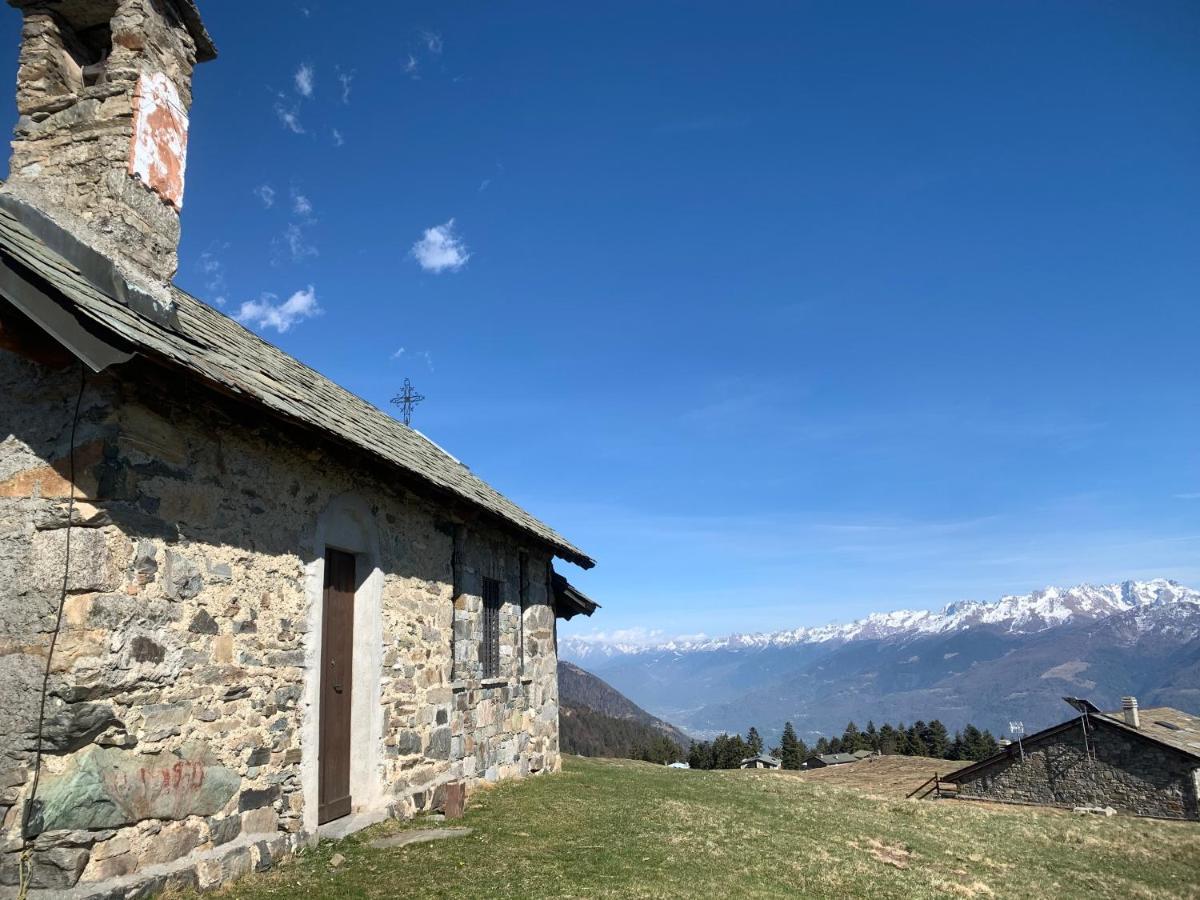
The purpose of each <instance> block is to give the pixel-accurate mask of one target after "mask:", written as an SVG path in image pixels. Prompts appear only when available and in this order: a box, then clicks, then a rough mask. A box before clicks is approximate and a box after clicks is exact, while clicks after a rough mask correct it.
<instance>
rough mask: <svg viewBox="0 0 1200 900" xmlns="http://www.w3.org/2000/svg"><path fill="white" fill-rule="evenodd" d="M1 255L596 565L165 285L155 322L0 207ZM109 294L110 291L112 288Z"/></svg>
mask: <svg viewBox="0 0 1200 900" xmlns="http://www.w3.org/2000/svg"><path fill="white" fill-rule="evenodd" d="M0 258H3V259H5V260H8V261H11V263H15V264H16V265H17V266H18V267H19V268H20V269H24V270H26V271H27V272H29V273H32V274H33V275H34V276H35V280H36V279H41V280H42V281H43V282H44V283H45V284H48V285H49V286H50V287H51V288H52V289H53V291H54V292H55V293H57V295H59V298H60V300H61V301H64V302H65V305H66V307H67V308H68V309H69V310H70V311H71V312H72V313H74V314H75V316H77V317H81V318H82V320H86V322H90V323H91V327H92V329H96V327H97V326H99V329H101V330H102V331H103V332H104V333H106V334H109V335H113V336H115V337H116V338H117V339H118V341H120V342H124V343H126V344H128V345H130V346H131V347H132V348H133V349H135V350H136V351H138V352H141V353H143V354H145V355H147V356H149V357H152V358H157V359H159V360H163V361H166V362H168V363H172V364H174V365H176V366H178V367H180V368H182V369H184V370H185V371H187V372H188V373H190V374H191V375H193V376H195V377H196V378H198V379H200V380H202V381H204V382H207V383H208V384H210V385H211V386H213V387H216V388H217V389H219V390H221V391H222V392H224V393H226V394H229V395H232V396H235V397H239V398H243V399H245V400H248V401H251V402H253V403H256V404H259V405H261V406H263V407H265V408H267V409H268V410H270V411H271V412H272V413H274V414H276V415H278V416H281V417H283V418H285V419H287V420H290V421H292V422H295V423H298V424H300V425H303V426H307V427H311V428H315V429H318V430H320V431H321V432H323V433H324V434H325V435H326V436H327V437H328V438H329V439H332V440H340V441H344V442H347V443H349V444H351V445H353V446H356V447H358V448H360V449H362V450H365V451H367V452H368V453H370V454H372V455H374V456H375V457H377V458H379V459H381V460H383V461H384V462H386V463H389V464H392V465H394V466H397V467H399V468H400V469H403V470H405V471H406V472H408V473H411V475H413V476H416V478H417V479H419V480H420V481H421V482H423V483H425V484H427V485H429V486H430V487H432V488H434V489H436V490H437V491H440V492H445V493H448V494H450V495H452V496H453V497H455V498H457V499H459V500H462V501H465V502H466V503H468V504H470V505H471V506H474V507H475V508H477V509H480V510H482V511H484V512H485V513H488V514H490V515H492V516H494V517H497V518H498V519H500V520H502V521H503V522H504V523H506V524H508V525H509V526H511V527H515V528H516V529H518V530H519V531H521V532H524V533H526V534H529V535H532V536H533V537H534V538H536V539H538V540H539V541H540V542H541V543H543V544H546V545H548V546H549V547H550V548H552V549H553V551H554V552H555V554H556V555H558V556H559V557H561V558H562V559H565V560H567V561H569V562H573V563H576V564H577V565H580V566H582V567H583V568H585V569H586V568H591V567H592V566H593V565H595V562H594V561H593V560H592V559H591V558H590V557H589V556H587V555H586V554H585V553H584V552H583V551H582V550H580V549H579V548H577V547H575V546H574V545H572V544H571V543H570V542H568V541H567V540H566V539H565V538H563V537H562V536H561V535H559V534H558V533H557V532H555V531H554V530H553V529H552V528H550V527H549V526H547V525H545V524H543V523H542V522H540V521H538V520H537V519H536V518H534V517H533V516H531V515H530V514H529V513H527V512H526V511H525V510H523V509H521V507H519V506H517V505H516V504H515V503H513V502H512V501H511V500H509V499H508V498H507V497H505V496H504V495H503V494H501V493H499V492H498V491H496V490H495V489H494V488H492V487H491V486H490V485H488V484H487V483H485V482H484V481H483V480H482V479H480V478H479V477H477V476H476V475H474V474H473V473H472V472H471V471H470V470H469V469H468V468H467V467H466V466H464V465H463V464H462V463H460V462H459V461H458V460H456V459H454V458H453V457H452V456H450V455H449V454H448V453H446V452H445V451H443V450H442V449H441V448H439V447H438V446H437V445H436V444H434V443H433V442H432V441H430V440H429V439H428V438H426V437H425V436H424V435H422V434H420V432H417V431H415V430H413V429H412V428H409V427H408V426H406V425H404V424H402V423H401V422H398V421H397V420H396V419H394V418H392V417H391V416H389V415H388V414H387V413H385V412H383V411H382V410H380V409H378V408H376V407H375V406H372V405H371V404H370V403H368V402H367V401H365V400H363V399H362V398H360V397H357V396H355V395H354V394H352V393H350V392H349V391H347V390H346V389H345V388H342V387H340V386H339V385H337V384H335V383H334V382H332V381H330V380H329V379H328V378H326V377H324V376H323V375H321V374H320V373H318V372H316V371H314V370H313V369H310V368H309V367H308V366H306V365H304V364H303V363H301V362H300V361H299V360H297V359H295V358H294V357H292V356H289V355H288V354H287V353H284V352H283V351H282V350H280V349H279V348H278V347H275V346H274V345H272V344H269V343H267V342H266V341H264V340H263V339H261V338H260V337H258V336H257V335H256V334H254V333H253V332H251V331H249V330H248V329H246V328H244V327H242V326H241V325H239V324H238V323H237V322H235V321H234V320H233V319H231V318H229V317H228V316H226V315H224V314H222V313H220V312H218V311H217V310H215V309H213V308H212V307H210V306H208V305H206V304H204V303H202V302H201V301H199V300H197V299H196V298H195V297H192V296H191V295H190V294H188V293H186V292H184V291H182V290H180V289H178V288H172V294H173V300H174V303H175V306H176V315H175V316H174V317H172V318H173V321H171V322H167V321H160V320H158V319H152V318H151V317H149V316H148V315H144V314H142V313H141V312H138V311H135V310H134V309H133V308H132V307H131V306H130V305H127V304H126V303H124V302H121V301H120V300H118V299H116V298H114V297H113V296H110V295H109V292H107V291H104V290H101V289H99V288H97V287H96V286H95V285H94V284H93V282H92V281H90V280H89V279H88V278H87V277H86V276H85V275H84V274H83V273H82V272H81V270H80V268H79V267H77V266H76V265H75V264H74V263H72V262H70V261H68V259H67V258H66V257H65V256H64V255H62V254H60V253H59V252H56V251H55V250H52V249H50V247H49V246H48V244H47V242H46V241H44V240H42V239H41V238H38V237H36V236H35V235H34V233H33V231H32V230H31V229H30V228H27V227H26V226H25V225H24V224H22V222H21V221H19V220H18V219H17V217H16V216H15V215H14V214H13V213H12V212H10V211H9V210H8V209H6V208H3V207H0ZM114 293H115V291H114ZM60 315H61V314H60Z"/></svg>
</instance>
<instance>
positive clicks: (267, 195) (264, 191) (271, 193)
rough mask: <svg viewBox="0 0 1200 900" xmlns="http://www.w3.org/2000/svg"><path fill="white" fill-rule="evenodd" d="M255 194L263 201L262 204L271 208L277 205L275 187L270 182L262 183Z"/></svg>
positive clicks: (255, 190)
mask: <svg viewBox="0 0 1200 900" xmlns="http://www.w3.org/2000/svg"><path fill="white" fill-rule="evenodd" d="M254 196H256V197H257V198H258V199H259V200H261V201H262V205H263V206H265V207H266V208H267V209H270V208H271V207H272V206H274V205H275V188H273V187H271V186H270V185H269V184H260V185H259V186H258V187H256V188H255V189H254Z"/></svg>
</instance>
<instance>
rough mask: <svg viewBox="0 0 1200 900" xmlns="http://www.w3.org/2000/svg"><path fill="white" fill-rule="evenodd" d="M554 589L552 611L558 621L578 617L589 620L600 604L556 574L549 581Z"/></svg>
mask: <svg viewBox="0 0 1200 900" xmlns="http://www.w3.org/2000/svg"><path fill="white" fill-rule="evenodd" d="M550 581H551V586H552V587H553V589H554V609H555V611H556V612H557V614H558V617H559V618H560V619H566V620H567V621H568V622H569V621H571V620H572V619H573V618H575V617H576V616H578V615H585V616H588V617H589V618H590V617H591V615H592V613H594V612H595V611H596V610H598V609H599V608H600V604H599V603H597V602H596V601H595V600H593V599H592V598H591V597H589V596H588V595H587V594H585V593H583V591H581V590H579V588H577V587H575V585H573V584H571V582H569V581H567V579H565V578H563V577H562V576H561V575H559V574H558V573H557V572H554V573H553V577H552V578H551V579H550Z"/></svg>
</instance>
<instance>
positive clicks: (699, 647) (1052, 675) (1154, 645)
mask: <svg viewBox="0 0 1200 900" xmlns="http://www.w3.org/2000/svg"><path fill="white" fill-rule="evenodd" d="M559 649H560V654H561V656H562V658H563V659H564V660H568V661H574V662H577V663H578V664H579V665H581V666H586V668H587V669H588V670H589V671H591V672H594V673H596V675H598V676H600V678H602V679H604V681H607V682H608V683H609V684H610V685H611V686H612V687H614V688H616V689H617V691H619V692H621V693H623V694H625V695H627V696H628V697H629V698H630V699H631V700H633V701H634V702H635V703H636V704H638V705H640V706H641V707H644V708H645V709H646V710H648V711H649V712H650V713H653V715H654V716H657V717H660V718H661V719H665V720H667V721H669V722H673V723H675V724H676V725H678V726H680V727H682V728H683V729H685V730H686V731H688V732H690V733H692V734H694V735H696V736H706V735H711V734H714V733H717V732H720V731H729V732H745V731H746V729H747V728H749V727H750V726H751V725H754V726H757V727H758V728H759V729H760V730H761V731H762V732H763V733H764V735H765V736H768V737H771V738H774V737H777V736H778V732H779V730H780V729H781V728H782V726H783V723H784V722H785V721H791V722H793V723H794V724H795V726H796V729H797V731H798V732H799V733H800V736H801V737H802V738H805V739H808V738H811V737H816V736H818V735H822V734H824V735H830V734H835V733H836V734H840V733H841V731H842V729H843V728H844V727H845V725H846V723H847V722H848V721H850V720H854V721H856V722H858V723H859V724H860V725H861V724H865V723H866V722H867V721H868V720H870V719H875V720H884V719H886V720H888V721H892V722H895V721H898V720H903V721H908V722H911V721H912V720H914V719H917V718H922V719H932V718H939V719H941V720H942V722H943V723H944V724H945V725H946V726H947V727H948V728H950V729H951V730H954V729H956V728H959V727H961V726H963V725H965V724H966V723H967V722H968V721H970V722H974V723H975V724H977V725H979V726H981V727H987V728H991V729H992V730H993V731H995V732H996V733H997V734H1004V733H1006V732H1007V730H1008V723H1009V722H1010V721H1013V720H1021V721H1024V722H1025V724H1026V726H1027V728H1028V729H1030V730H1032V729H1034V728H1038V727H1042V726H1045V725H1048V724H1051V723H1053V722H1057V721H1060V720H1061V719H1062V717H1063V705H1062V700H1061V698H1062V697H1063V696H1064V695H1077V696H1083V697H1087V698H1089V699H1091V700H1092V701H1093V702H1095V703H1097V704H1098V705H1099V706H1101V707H1103V708H1106V709H1108V708H1111V709H1115V708H1117V707H1118V706H1119V702H1120V698H1121V696H1123V695H1125V694H1135V695H1137V696H1138V697H1139V699H1140V700H1141V701H1142V703H1143V704H1144V705H1152V706H1158V705H1167V706H1174V707H1177V708H1179V709H1183V710H1189V711H1193V712H1200V592H1198V591H1196V590H1193V589H1191V588H1188V587H1185V586H1183V585H1180V584H1178V583H1175V582H1172V581H1167V580H1164V579H1156V580H1152V581H1140V582H1133V581H1130V582H1125V583H1122V584H1114V585H1102V586H1090V585H1082V586H1078V587H1073V588H1047V589H1046V590H1044V591H1036V592H1034V593H1032V594H1027V595H1020V596H1007V597H1003V598H1001V599H1000V600H998V601H996V602H994V603H975V602H971V603H958V604H952V605H950V606H948V607H946V608H945V609H943V610H941V611H940V612H929V611H905V612H894V613H884V614H876V615H871V616H868V617H867V618H865V619H861V620H858V621H856V622H852V623H849V624H846V625H829V626H823V627H819V628H799V629H795V630H792V631H784V632H777V633H773V634H757V635H735V636H731V637H727V638H723V639H703V640H693V641H669V642H664V643H662V644H658V645H654V646H636V645H626V644H620V643H611V642H601V641H594V640H588V639H578V638H569V637H564V638H563V639H562V640H561V642H560V648H559Z"/></svg>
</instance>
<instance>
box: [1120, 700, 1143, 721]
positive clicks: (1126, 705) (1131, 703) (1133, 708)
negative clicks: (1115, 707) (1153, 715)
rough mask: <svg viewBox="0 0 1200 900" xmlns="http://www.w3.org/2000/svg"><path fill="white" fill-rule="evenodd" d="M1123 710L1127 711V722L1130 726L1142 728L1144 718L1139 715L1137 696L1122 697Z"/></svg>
mask: <svg viewBox="0 0 1200 900" xmlns="http://www.w3.org/2000/svg"><path fill="white" fill-rule="evenodd" d="M1121 710H1122V711H1123V712H1124V713H1125V724H1126V725H1128V726H1129V727H1130V728H1141V727H1142V720H1141V718H1140V717H1139V716H1138V704H1137V697H1122V698H1121Z"/></svg>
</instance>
